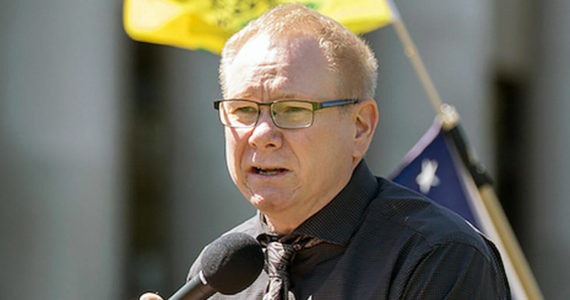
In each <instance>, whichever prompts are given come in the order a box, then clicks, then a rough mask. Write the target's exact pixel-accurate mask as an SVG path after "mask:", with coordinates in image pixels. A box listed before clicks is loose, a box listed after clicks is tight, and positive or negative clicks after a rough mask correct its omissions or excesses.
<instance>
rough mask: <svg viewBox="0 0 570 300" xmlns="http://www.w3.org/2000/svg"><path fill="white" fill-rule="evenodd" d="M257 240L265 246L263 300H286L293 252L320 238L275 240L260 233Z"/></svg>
mask: <svg viewBox="0 0 570 300" xmlns="http://www.w3.org/2000/svg"><path fill="white" fill-rule="evenodd" d="M258 240H259V241H260V243H261V244H262V245H263V246H266V252H265V255H266V256H265V257H266V258H265V271H266V272H267V275H268V276H269V282H268V284H267V289H266V291H265V295H264V296H263V300H286V299H288V298H289V297H288V294H289V287H290V282H289V265H290V264H291V262H292V261H293V258H294V257H295V253H296V252H297V251H299V250H301V249H305V248H309V247H312V246H314V245H316V244H318V243H320V240H318V239H315V238H310V237H303V236H296V237H288V238H286V239H285V240H283V239H279V240H277V238H276V237H271V236H269V235H262V236H260V237H258Z"/></svg>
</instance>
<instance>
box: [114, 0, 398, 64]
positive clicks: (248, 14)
mask: <svg viewBox="0 0 570 300" xmlns="http://www.w3.org/2000/svg"><path fill="white" fill-rule="evenodd" d="M389 1H390V0H305V1H303V0H297V1H295V0H249V1H245V0H125V6H124V16H123V18H124V26H125V30H126V32H127V34H128V35H129V36H130V37H131V38H133V39H135V40H138V41H143V42H149V43H157V44H165V45H171V46H176V47H182V48H187V49H192V50H196V49H203V50H208V51H211V52H213V53H216V54H219V53H220V52H221V51H222V48H223V46H224V44H225V42H226V40H227V39H228V38H229V37H230V36H232V34H234V33H236V32H237V31H239V30H240V29H241V28H242V27H244V26H245V25H246V24H247V23H248V22H249V21H251V20H253V19H255V18H257V17H259V16H260V15H261V14H263V13H264V12H265V11H266V10H268V9H269V8H271V7H273V6H276V5H278V4H283V3H300V4H303V5H305V6H307V7H310V8H313V9H315V10H317V11H319V12H320V13H322V14H324V15H327V16H329V17H331V18H333V19H335V20H337V21H338V22H340V23H341V24H343V25H344V26H345V27H347V28H348V29H350V30H352V31H353V32H354V33H356V34H360V33H365V32H368V31H372V30H374V29H376V28H378V27H381V26H384V25H386V24H389V23H390V22H391V21H392V20H393V19H394V18H395V13H393V12H392V11H391V9H390V7H391V4H390V3H389Z"/></svg>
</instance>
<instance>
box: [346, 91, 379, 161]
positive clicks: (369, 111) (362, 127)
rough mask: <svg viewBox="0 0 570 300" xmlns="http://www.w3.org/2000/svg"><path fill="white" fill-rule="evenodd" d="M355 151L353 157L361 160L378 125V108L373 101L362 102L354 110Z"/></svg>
mask: <svg viewBox="0 0 570 300" xmlns="http://www.w3.org/2000/svg"><path fill="white" fill-rule="evenodd" d="M353 121H354V125H355V127H354V128H355V130H354V151H353V154H352V156H353V157H354V158H355V160H360V158H362V157H363V156H364V154H365V153H366V150H368V147H369V146H370V143H371V142H372V137H374V131H375V130H376V125H377V124H378V106H377V105H376V101H374V100H373V99H365V100H361V101H360V102H359V103H357V104H356V105H355V108H354V110H353Z"/></svg>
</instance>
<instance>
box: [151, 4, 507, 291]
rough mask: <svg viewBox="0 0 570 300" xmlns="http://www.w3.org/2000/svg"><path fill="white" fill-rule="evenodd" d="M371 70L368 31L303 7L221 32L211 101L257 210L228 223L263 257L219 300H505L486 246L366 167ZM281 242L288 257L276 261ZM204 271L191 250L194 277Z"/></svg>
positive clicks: (372, 114)
mask: <svg viewBox="0 0 570 300" xmlns="http://www.w3.org/2000/svg"><path fill="white" fill-rule="evenodd" d="M376 77H377V63H376V60H375V58H374V56H373V54H372V52H371V51H370V49H369V47H368V46H367V45H366V44H365V43H364V42H363V41H362V40H360V39H359V38H358V37H356V36H355V35H354V34H352V33H350V32H349V31H348V30H347V29H345V28H344V27H342V26H341V25H340V24H338V23H336V22H334V21H332V20H331V19H329V18H327V17H324V16H322V15H320V14H319V13H317V12H315V11H313V10H310V9H307V8H305V7H303V6H299V5H286V6H280V7H277V8H275V9H273V10H271V11H269V12H267V13H266V14H264V15H263V16H262V17H260V18H259V19H257V20H255V21H252V22H250V24H249V25H248V26H246V27H245V28H244V29H243V30H242V31H240V32H239V33H237V34H236V35H234V36H233V37H232V38H231V39H230V40H229V41H228V43H227V44H226V46H225V48H224V51H223V53H222V60H221V65H220V83H221V86H222V90H223V95H224V99H225V100H223V101H218V102H216V104H215V106H216V108H217V109H218V110H219V114H220V120H221V121H222V123H223V124H224V126H225V140H226V160H227V165H228V169H229V172H230V174H231V177H232V179H233V181H234V182H235V184H236V185H237V187H238V188H239V190H240V191H241V193H242V194H243V195H244V196H245V198H246V199H248V200H249V202H250V203H251V204H252V205H254V206H255V207H256V208H257V209H258V211H259V213H258V215H257V216H255V217H253V218H251V219H249V220H248V221H246V222H245V223H243V224H241V225H239V226H238V227H236V228H234V229H233V230H232V231H239V232H245V233H247V234H250V235H251V236H253V237H255V238H257V239H258V240H259V241H260V243H261V244H262V245H263V246H264V247H266V248H267V249H266V250H265V251H266V253H267V254H266V255H267V256H268V257H269V260H268V261H266V268H265V269H264V271H262V272H261V274H260V275H259V277H258V278H257V280H256V281H255V282H254V283H253V284H252V285H251V286H250V287H248V288H246V289H245V290H243V291H242V292H240V293H238V294H236V295H233V296H226V295H221V294H215V295H214V296H213V297H212V298H213V299H226V298H227V299H262V298H263V299H285V298H295V299H308V298H311V299H507V298H510V294H509V288H508V284H507V282H506V278H505V275H504V271H503V267H502V264H501V261H500V257H499V256H498V254H497V252H496V250H495V249H494V247H493V246H492V244H491V243H490V242H488V241H486V240H485V239H484V238H483V237H482V236H481V235H480V234H478V233H477V232H475V231H474V230H473V229H472V228H471V227H470V226H469V225H468V224H467V223H466V222H465V221H463V220H462V219H460V218H459V217H458V216H456V215H455V214H453V213H451V212H449V211H447V210H445V209H443V208H441V207H439V206H437V205H435V204H433V203H432V202H431V201H430V200H428V199H426V198H424V197H423V196H421V195H419V194H417V193H414V192H412V191H409V190H407V189H405V188H403V187H401V186H398V185H396V184H394V183H392V182H390V181H388V180H386V179H382V178H376V177H374V176H373V175H372V174H371V173H370V171H369V169H368V168H367V166H366V163H365V162H364V161H363V159H362V158H363V156H364V154H365V153H366V150H367V149H368V147H369V145H370V142H371V140H372V137H373V134H374V130H375V128H376V125H377V123H378V110H377V106H376V102H375V101H374V100H373V96H374V90H375V84H376ZM275 247H277V250H275ZM285 252H287V253H289V254H290V255H288V257H287V259H284V262H283V263H284V264H285V265H287V264H288V266H285V267H283V268H281V267H274V266H273V264H274V263H275V262H276V260H277V259H281V258H276V256H274V255H277V254H275V253H278V254H283V253H285ZM285 260H287V261H285ZM200 269H201V266H200V263H199V260H197V262H195V263H194V265H193V266H192V268H191V270H190V274H189V277H192V276H194V275H196V274H197V273H198V272H199V271H200ZM274 269H278V270H279V269H282V270H285V271H286V272H284V273H283V272H282V273H279V274H273V272H274V271H275V270H274ZM237 276H239V274H238V275H237ZM264 295H265V296H264ZM141 299H160V298H158V296H155V295H151V294H145V295H143V297H141Z"/></svg>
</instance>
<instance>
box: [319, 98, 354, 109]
mask: <svg viewBox="0 0 570 300" xmlns="http://www.w3.org/2000/svg"><path fill="white" fill-rule="evenodd" d="M358 102H360V100H358V99H347V100H334V101H327V102H320V103H313V108H314V110H318V109H322V108H327V107H333V106H339V105H346V104H353V103H358Z"/></svg>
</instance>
